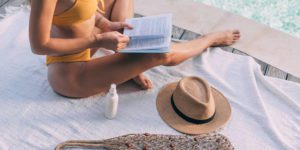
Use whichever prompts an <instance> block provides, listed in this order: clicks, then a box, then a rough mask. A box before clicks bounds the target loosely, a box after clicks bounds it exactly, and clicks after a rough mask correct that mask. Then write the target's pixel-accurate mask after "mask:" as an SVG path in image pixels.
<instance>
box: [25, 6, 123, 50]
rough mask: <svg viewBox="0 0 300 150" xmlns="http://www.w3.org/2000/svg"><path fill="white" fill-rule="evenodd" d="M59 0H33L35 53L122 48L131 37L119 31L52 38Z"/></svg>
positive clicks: (31, 30)
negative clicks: (55, 11) (80, 36)
mask: <svg viewBox="0 0 300 150" xmlns="http://www.w3.org/2000/svg"><path fill="white" fill-rule="evenodd" d="M56 3H57V0H32V1H31V13H30V21H29V39H30V44H31V48H32V51H33V53H35V54H39V55H58V54H60V55H61V54H72V53H76V52H80V51H82V50H84V49H87V48H92V47H104V48H107V49H111V50H120V49H123V48H124V47H126V45H127V43H128V42H129V38H128V37H127V36H124V35H122V34H120V33H118V32H107V33H104V34H97V35H91V36H90V37H85V38H72V39H63V38H51V36H50V33H51V24H52V19H53V15H54V10H55V6H56Z"/></svg>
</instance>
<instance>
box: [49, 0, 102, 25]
mask: <svg viewBox="0 0 300 150" xmlns="http://www.w3.org/2000/svg"><path fill="white" fill-rule="evenodd" d="M101 2H103V0H101ZM102 6H104V5H102ZM97 10H98V11H100V12H103V11H104V8H102V10H100V9H99V8H98V0H76V1H75V3H74V5H73V6H72V7H71V8H69V9H67V10H66V11H64V12H62V13H61V14H58V15H54V16H53V24H54V25H60V26H68V25H72V24H76V23H80V22H82V21H85V20H88V19H89V18H90V17H91V16H92V15H94V14H95V12H96V11H97Z"/></svg>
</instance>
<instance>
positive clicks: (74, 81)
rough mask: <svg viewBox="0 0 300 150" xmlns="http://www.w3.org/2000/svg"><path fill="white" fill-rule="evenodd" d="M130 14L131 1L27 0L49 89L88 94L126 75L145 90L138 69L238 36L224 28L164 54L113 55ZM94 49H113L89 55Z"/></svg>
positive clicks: (32, 34)
mask: <svg viewBox="0 0 300 150" xmlns="http://www.w3.org/2000/svg"><path fill="white" fill-rule="evenodd" d="M132 16H133V0H31V14H30V27H29V36H30V44H31V47H32V51H33V52H34V53H35V54H38V55H47V65H48V80H49V83H50V85H51V86H52V88H53V89H54V91H56V92H57V93H59V94H61V95H64V96H68V97H77V98H80V97H87V96H91V95H93V94H96V93H99V92H103V91H106V90H107V89H108V88H109V86H110V84H112V83H116V84H121V83H123V82H125V81H128V80H130V79H133V80H134V81H135V82H136V83H138V84H139V85H140V86H141V87H142V88H144V89H148V88H151V87H152V83H151V81H150V80H148V79H147V78H146V77H145V76H144V75H143V74H142V72H144V71H146V70H148V69H150V68H152V67H155V66H159V65H164V66H173V65H177V64H179V63H181V62H183V61H185V60H187V59H188V58H191V57H193V56H196V55H199V54H201V53H202V52H203V51H204V50H205V49H206V48H208V47H210V46H218V45H231V44H233V43H234V42H235V41H236V40H238V39H239V37H240V34H239V31H237V30H228V31H223V32H217V33H211V34H208V35H205V36H202V37H200V38H198V39H195V40H193V41H189V42H185V43H180V44H173V45H172V46H171V51H170V52H169V53H166V54H122V53H118V51H121V50H122V49H123V48H125V47H126V45H127V44H128V42H129V38H128V37H127V36H125V35H122V34H121V33H120V32H118V31H121V30H122V29H123V28H131V26H130V25H128V24H126V23H124V22H123V21H124V20H125V19H126V18H131V17H132ZM99 48H105V49H110V50H114V51H115V52H116V53H115V54H113V55H109V56H105V57H101V58H95V59H90V56H91V55H93V54H94V53H95V51H97V49H99Z"/></svg>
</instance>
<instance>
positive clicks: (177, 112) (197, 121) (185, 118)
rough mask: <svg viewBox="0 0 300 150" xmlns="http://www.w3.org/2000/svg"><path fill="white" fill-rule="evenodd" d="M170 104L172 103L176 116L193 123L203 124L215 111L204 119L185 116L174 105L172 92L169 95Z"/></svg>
mask: <svg viewBox="0 0 300 150" xmlns="http://www.w3.org/2000/svg"><path fill="white" fill-rule="evenodd" d="M171 104H172V108H173V109H174V111H175V112H176V114H177V115H178V116H180V117H181V118H182V119H184V120H185V121H187V122H190V123H194V124H204V123H208V122H210V121H211V120H213V119H214V117H215V114H216V111H215V112H214V114H213V115H212V116H211V117H209V118H208V119H205V120H199V119H193V118H191V117H189V116H186V115H185V114H183V113H182V112H181V111H180V110H179V109H178V108H177V107H176V105H175V103H174V99H173V94H172V96H171Z"/></svg>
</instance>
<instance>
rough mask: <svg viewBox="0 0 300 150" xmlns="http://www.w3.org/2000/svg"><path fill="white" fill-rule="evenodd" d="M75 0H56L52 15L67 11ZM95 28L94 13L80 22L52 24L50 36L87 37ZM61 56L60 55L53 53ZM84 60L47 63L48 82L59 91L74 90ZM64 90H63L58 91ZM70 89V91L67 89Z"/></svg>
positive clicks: (77, 85)
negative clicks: (65, 24) (64, 24)
mask: <svg viewBox="0 0 300 150" xmlns="http://www.w3.org/2000/svg"><path fill="white" fill-rule="evenodd" d="M75 2H76V0H58V2H57V5H56V8H55V12H54V15H60V14H63V13H64V12H66V11H68V10H69V9H70V8H72V7H73V6H74V4H75ZM94 28H95V14H94V15H92V16H91V17H90V18H88V19H87V20H84V21H82V22H80V23H76V24H72V25H67V26H60V25H54V24H52V29H51V37H54V38H79V37H88V36H90V35H91V34H92V33H93V30H94ZM53 56H62V55H53ZM83 65H84V62H73V63H52V64H49V65H48V79H49V82H50V84H51V86H52V88H54V90H56V92H59V93H69V92H71V91H72V92H74V90H77V89H78V88H80V87H79V83H78V82H79V81H77V79H79V77H78V76H79V75H80V72H81V70H82V67H84V66H83ZM59 90H64V91H59ZM68 90H70V91H68Z"/></svg>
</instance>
